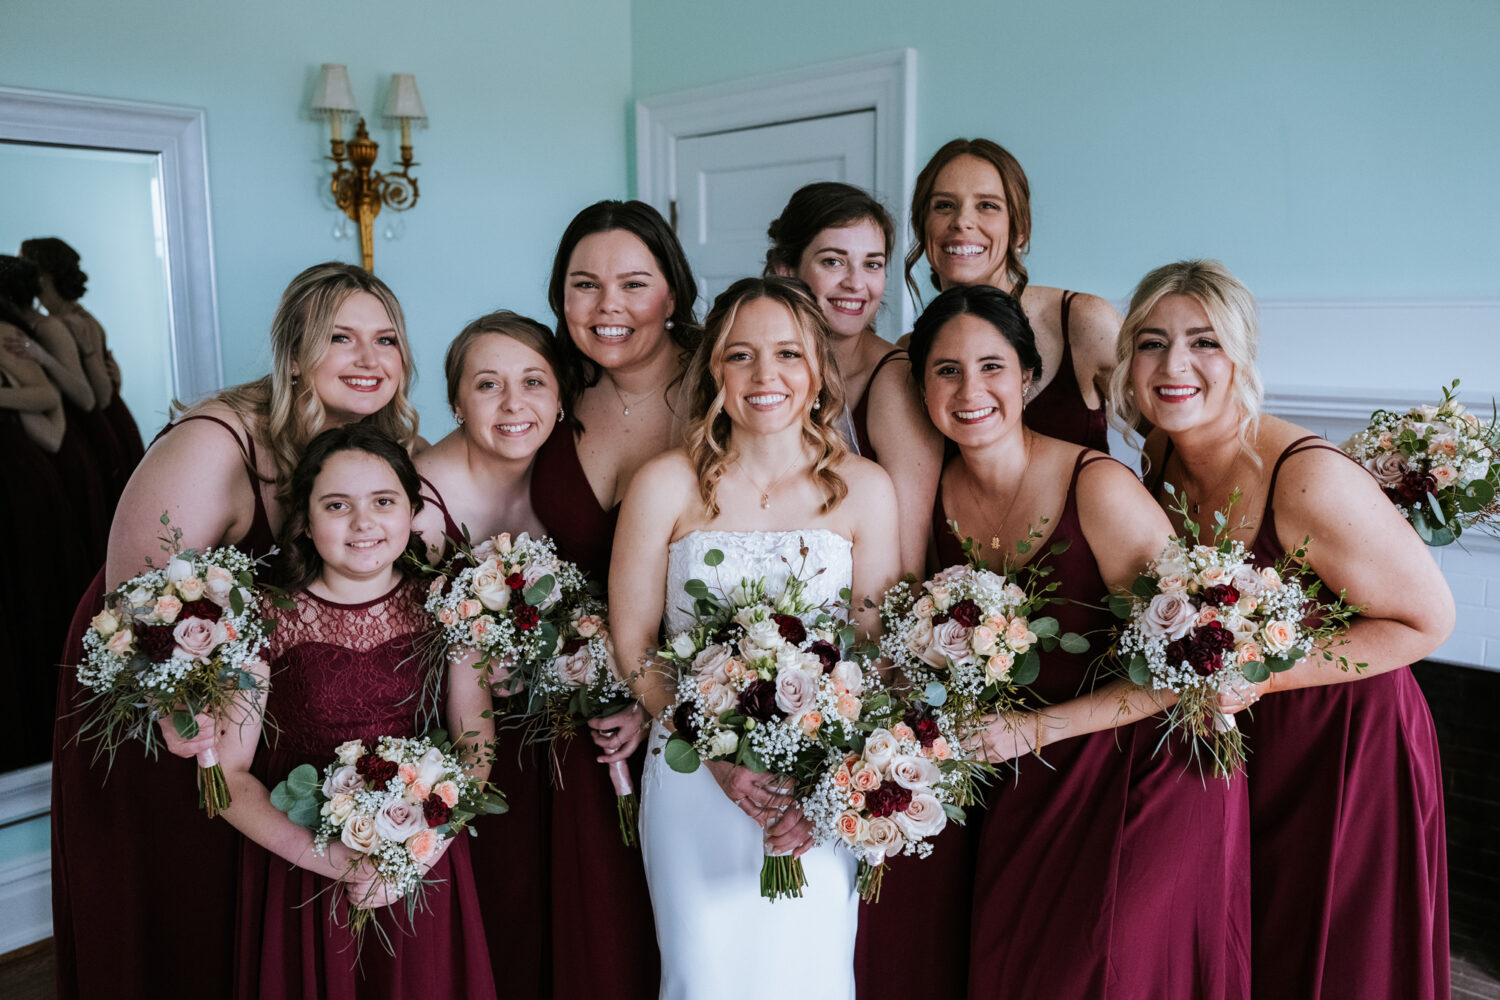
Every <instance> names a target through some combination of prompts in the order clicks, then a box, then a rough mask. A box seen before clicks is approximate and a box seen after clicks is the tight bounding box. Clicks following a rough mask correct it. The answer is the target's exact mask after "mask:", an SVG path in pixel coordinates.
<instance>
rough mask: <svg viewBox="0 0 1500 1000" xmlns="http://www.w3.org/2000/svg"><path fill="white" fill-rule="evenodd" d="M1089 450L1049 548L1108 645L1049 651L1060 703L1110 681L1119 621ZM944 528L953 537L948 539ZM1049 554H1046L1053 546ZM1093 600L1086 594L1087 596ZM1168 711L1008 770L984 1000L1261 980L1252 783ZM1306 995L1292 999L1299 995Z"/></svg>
mask: <svg viewBox="0 0 1500 1000" xmlns="http://www.w3.org/2000/svg"><path fill="white" fill-rule="evenodd" d="M1093 461H1108V459H1105V458H1104V457H1103V456H1099V455H1094V456H1092V457H1090V456H1089V455H1088V453H1087V452H1084V453H1081V454H1080V455H1079V458H1078V462H1077V464H1076V465H1075V466H1074V469H1073V477H1072V480H1071V482H1070V483H1069V486H1068V494H1067V500H1066V501H1065V503H1064V506H1063V509H1062V512H1061V514H1060V515H1059V516H1058V518H1057V527H1056V529H1055V530H1054V532H1053V535H1052V538H1051V541H1050V542H1049V543H1048V546H1049V547H1050V545H1051V544H1053V543H1056V542H1062V541H1068V542H1070V543H1071V544H1070V545H1069V547H1068V549H1067V550H1066V551H1064V552H1062V553H1059V554H1056V555H1049V556H1047V558H1048V559H1049V560H1050V561H1051V562H1052V565H1053V566H1054V567H1055V569H1056V575H1055V576H1054V577H1053V579H1056V580H1058V581H1060V582H1061V584H1062V586H1061V587H1060V588H1059V589H1058V590H1057V591H1055V592H1054V594H1053V596H1054V597H1058V598H1063V599H1065V600H1067V601H1068V603H1065V604H1059V605H1052V606H1051V607H1049V608H1048V612H1049V613H1050V614H1052V615H1053V616H1054V617H1056V618H1057V620H1058V622H1059V624H1060V625H1061V627H1062V630H1063V631H1064V632H1077V633H1080V634H1090V638H1091V642H1092V643H1094V645H1095V648H1094V649H1091V650H1090V651H1089V652H1086V653H1081V654H1072V653H1066V652H1064V651H1062V650H1060V649H1059V650H1055V651H1054V652H1052V653H1044V654H1043V655H1042V669H1041V675H1040V676H1039V677H1038V678H1037V681H1036V683H1035V684H1033V685H1032V690H1033V691H1034V692H1035V693H1036V695H1037V696H1038V697H1040V698H1042V699H1044V700H1045V701H1047V702H1051V703H1056V702H1061V701H1064V700H1066V699H1069V698H1072V697H1074V696H1075V695H1078V694H1080V693H1083V692H1085V691H1087V690H1088V689H1089V688H1090V687H1091V686H1092V685H1093V684H1094V683H1095V680H1096V678H1095V674H1094V668H1093V666H1092V663H1093V661H1094V660H1095V658H1096V657H1097V656H1098V644H1099V643H1100V642H1102V641H1103V639H1102V636H1103V634H1104V633H1103V631H1102V630H1104V629H1108V628H1110V627H1111V626H1113V625H1114V624H1115V619H1114V617H1113V616H1112V615H1111V614H1110V613H1109V612H1108V611H1107V610H1100V609H1099V608H1098V605H1099V604H1100V599H1101V598H1102V597H1103V595H1104V594H1105V590H1106V588H1105V585H1104V581H1103V579H1102V578H1101V577H1100V574H1099V567H1098V563H1097V562H1096V561H1095V559H1094V555H1093V552H1092V551H1091V550H1090V549H1089V544H1088V541H1087V539H1086V538H1085V537H1084V534H1083V531H1082V528H1081V526H1080V524H1079V520H1078V507H1077V504H1076V492H1077V484H1078V474H1079V472H1080V471H1081V470H1082V469H1083V468H1084V467H1085V466H1086V465H1088V464H1089V463H1090V462H1093ZM939 537H942V536H939ZM1044 551H1045V550H1044ZM1073 602H1078V603H1073ZM1158 723H1159V720H1157V719H1147V720H1144V721H1142V722H1137V723H1135V724H1134V725H1131V726H1126V727H1122V728H1120V729H1111V730H1105V731H1104V732H1099V733H1093V734H1090V735H1088V736H1080V737H1076V738H1074V739H1069V740H1063V741H1061V742H1058V743H1053V744H1051V745H1049V746H1048V747H1046V748H1045V749H1044V750H1043V751H1042V755H1041V757H1042V759H1038V758H1037V757H1035V756H1031V755H1027V756H1023V757H1020V758H1018V759H1017V760H1016V761H1015V765H1016V767H1015V770H1014V771H1006V770H1002V772H1001V774H1000V775H999V777H998V779H997V780H996V782H995V783H994V784H993V785H992V786H991V788H990V790H989V802H988V808H987V809H986V811H985V814H984V816H983V818H982V819H981V821H980V830H979V851H978V863H977V866H976V869H975V872H974V902H973V937H972V944H971V956H970V963H969V985H968V990H969V992H968V995H969V996H970V997H971V998H976V1000H977V998H980V997H985V998H988V997H997V996H1003V997H1006V998H1007V1000H1026V998H1036V1000H1056V998H1059V997H1108V998H1110V1000H1136V998H1138V1000H1162V998H1166V997H1170V998H1172V1000H1194V998H1215V1000H1217V998H1224V1000H1241V998H1244V997H1246V996H1248V995H1249V990H1250V981H1249V980H1250V935H1249V930H1250V898H1249V888H1250V845H1249V819H1248V804H1247V797H1246V784H1247V783H1246V782H1245V781H1234V782H1225V781H1216V780H1213V779H1205V778H1203V777H1202V776H1200V774H1199V772H1198V768H1197V767H1196V766H1195V765H1193V764H1191V763H1190V758H1189V756H1188V754H1187V752H1186V750H1185V748H1183V747H1182V746H1181V745H1180V744H1174V743H1172V742H1170V741H1169V742H1168V743H1167V744H1165V745H1162V743H1161V738H1162V731H1161V729H1160V727H1159V724H1158ZM1294 995H1295V994H1287V996H1288V997H1291V996H1294Z"/></svg>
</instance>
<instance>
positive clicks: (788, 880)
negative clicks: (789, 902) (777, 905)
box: [760, 854, 807, 902]
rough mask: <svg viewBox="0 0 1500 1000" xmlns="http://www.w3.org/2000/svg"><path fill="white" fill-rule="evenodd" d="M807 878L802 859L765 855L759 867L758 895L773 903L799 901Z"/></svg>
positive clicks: (783, 855) (788, 855) (784, 855)
mask: <svg viewBox="0 0 1500 1000" xmlns="http://www.w3.org/2000/svg"><path fill="white" fill-rule="evenodd" d="M805 885H807V876H806V875H804V874H803V871H802V859H800V858H794V857H792V856H791V855H790V854H777V855H770V854H768V855H766V859H765V861H763V862H762V863H761V866H760V894H761V895H762V896H764V897H765V898H766V899H769V900H771V901H772V902H775V901H776V900H778V899H801V898H802V887H803V886H805Z"/></svg>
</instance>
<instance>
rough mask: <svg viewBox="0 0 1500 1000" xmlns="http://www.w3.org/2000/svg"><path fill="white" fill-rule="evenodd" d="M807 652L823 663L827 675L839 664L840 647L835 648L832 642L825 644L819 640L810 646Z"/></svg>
mask: <svg viewBox="0 0 1500 1000" xmlns="http://www.w3.org/2000/svg"><path fill="white" fill-rule="evenodd" d="M807 651H808V652H809V653H812V654H813V655H815V656H816V657H817V658H818V659H820V660H822V661H823V673H825V674H826V673H829V672H830V671H832V670H833V668H834V666H835V665H836V664H837V663H838V662H839V651H838V647H836V646H834V644H833V643H831V642H824V641H823V640H821V639H819V640H818V641H817V642H815V643H813V644H812V645H811V646H808V647H807Z"/></svg>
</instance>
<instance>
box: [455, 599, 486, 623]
mask: <svg viewBox="0 0 1500 1000" xmlns="http://www.w3.org/2000/svg"><path fill="white" fill-rule="evenodd" d="M483 608H484V605H483V604H481V603H480V602H479V601H476V600H474V599H473V598H472V597H471V598H469V599H468V600H463V601H459V602H458V614H459V617H461V618H473V617H474V616H475V615H477V614H479V612H480V610H481V609H483Z"/></svg>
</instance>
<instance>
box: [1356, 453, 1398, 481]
mask: <svg viewBox="0 0 1500 1000" xmlns="http://www.w3.org/2000/svg"><path fill="white" fill-rule="evenodd" d="M1365 468H1366V469H1368V470H1369V472H1370V475H1372V476H1374V477H1375V481H1376V482H1378V483H1379V484H1380V485H1381V486H1395V485H1397V484H1398V483H1400V482H1401V480H1402V479H1403V478H1405V476H1406V456H1405V455H1402V454H1401V453H1400V452H1399V451H1388V452H1385V453H1384V454H1382V455H1376V456H1375V457H1374V458H1372V459H1369V460H1368V461H1366V462H1365Z"/></svg>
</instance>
